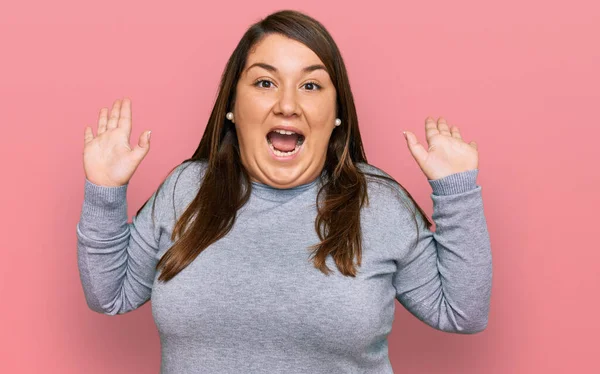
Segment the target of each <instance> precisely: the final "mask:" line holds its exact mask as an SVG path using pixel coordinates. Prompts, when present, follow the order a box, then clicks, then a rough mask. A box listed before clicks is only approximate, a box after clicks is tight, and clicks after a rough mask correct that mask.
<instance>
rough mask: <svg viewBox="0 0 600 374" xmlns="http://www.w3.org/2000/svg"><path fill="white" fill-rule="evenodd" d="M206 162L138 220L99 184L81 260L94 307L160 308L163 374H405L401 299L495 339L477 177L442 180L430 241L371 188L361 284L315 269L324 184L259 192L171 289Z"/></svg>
mask: <svg viewBox="0 0 600 374" xmlns="http://www.w3.org/2000/svg"><path fill="white" fill-rule="evenodd" d="M205 165H206V164H205V163H204V162H191V163H185V164H181V165H179V166H178V167H177V168H176V169H175V170H174V171H173V172H172V173H171V174H169V176H168V177H167V179H166V182H165V184H164V186H163V188H162V189H161V190H160V193H158V194H157V193H156V192H155V193H154V194H153V195H152V197H151V198H150V201H149V203H148V204H146V206H145V207H144V209H143V210H142V211H141V212H140V214H139V215H137V216H134V217H133V218H132V222H130V223H128V215H127V201H126V192H127V186H128V185H124V186H120V187H104V186H98V185H95V184H93V183H91V182H90V181H89V180H87V179H86V180H85V187H84V190H85V198H84V201H83V206H82V211H81V217H80V221H79V222H78V224H77V239H78V241H77V243H78V252H77V253H78V265H79V271H80V276H81V283H82V285H83V291H84V294H85V298H86V301H87V304H88V306H89V308H91V309H92V310H94V311H96V312H98V313H103V314H107V315H116V314H123V313H127V312H129V311H132V310H134V309H136V308H139V307H140V306H141V305H143V304H144V303H146V302H147V301H148V300H152V303H151V308H152V315H153V317H154V321H155V323H156V326H157V328H158V332H159V336H160V343H161V356H162V360H161V370H160V371H161V373H163V374H175V373H310V374H316V373H327V374H332V373H392V372H393V371H392V367H391V364H390V360H389V358H388V344H387V336H388V335H389V334H390V332H391V326H392V321H393V319H394V308H395V306H396V304H395V300H398V302H399V303H400V304H401V305H402V306H404V307H405V308H406V309H407V310H408V311H409V312H410V313H412V314H413V315H414V316H415V317H417V318H418V319H419V320H421V321H423V322H424V323H426V324H427V325H429V326H431V327H432V328H435V329H438V330H441V331H446V332H450V333H461V334H473V333H477V332H480V331H482V330H483V329H485V328H486V325H487V320H488V312H489V305H490V296H491V286H492V254H491V247H490V240H489V234H488V230H487V225H486V220H485V216H484V210H483V201H482V196H481V186H478V185H477V184H476V177H477V173H478V170H477V169H475V170H469V171H465V172H461V173H456V174H452V175H449V176H447V177H445V178H442V179H438V180H430V181H429V184H430V185H431V187H432V190H433V193H432V194H431V198H432V200H433V215H432V218H433V220H434V222H435V223H436V230H435V232H432V231H430V230H429V229H427V228H426V227H425V226H424V221H423V219H422V218H421V217H420V216H418V215H417V221H418V223H419V231H420V232H419V238H418V242H415V241H416V240H417V231H416V226H415V223H414V220H413V213H412V212H411V211H409V210H408V209H407V208H406V207H405V205H404V204H403V203H402V201H401V198H400V197H399V196H398V195H400V196H401V197H402V200H403V201H404V203H406V204H408V205H409V206H411V208H412V209H414V205H413V204H412V203H411V201H410V200H409V199H408V198H407V196H406V194H405V193H404V192H403V191H402V190H401V189H400V188H399V187H389V186H390V185H389V184H388V185H381V184H378V183H376V182H373V181H371V180H370V179H368V181H369V182H368V194H369V202H370V204H369V205H368V206H366V207H364V208H363V210H362V212H361V227H362V235H363V247H362V249H363V253H362V266H361V267H359V268H358V275H357V277H356V278H352V277H345V276H343V275H341V273H339V271H338V269H337V267H336V265H335V262H334V261H333V259H332V258H331V256H329V257H328V259H327V266H328V267H329V269H331V270H332V271H333V272H332V273H331V274H330V275H329V276H326V275H324V274H323V273H321V272H320V271H319V270H318V269H316V268H315V267H314V266H313V264H312V262H310V261H309V254H310V252H309V251H308V249H307V248H308V247H309V246H310V245H313V244H316V243H318V242H319V239H318V236H317V234H316V232H315V228H314V221H315V217H316V205H315V203H316V193H317V188H318V186H319V183H320V181H321V178H317V179H315V180H314V181H312V182H310V183H307V184H304V185H300V186H297V187H294V188H291V189H276V188H272V187H270V186H268V185H265V184H261V183H258V182H253V183H252V195H251V198H250V200H249V201H248V203H247V204H246V205H245V206H244V207H242V208H241V209H240V210H239V211H238V215H237V219H236V222H235V224H234V226H233V228H232V230H231V231H230V232H229V233H228V234H227V235H226V236H225V237H223V238H222V239H221V240H219V241H217V242H216V243H214V244H212V245H211V246H209V247H208V248H207V249H206V250H204V251H203V252H202V253H201V254H200V255H199V256H198V257H197V258H196V259H195V260H194V261H193V262H192V263H191V264H190V265H189V266H187V267H186V268H185V269H183V270H182V271H181V272H180V273H179V274H178V275H177V276H175V278H173V279H172V280H170V281H169V282H167V283H163V282H158V281H157V277H158V275H159V273H158V272H157V271H156V270H155V266H156V264H157V262H158V260H159V259H160V258H161V256H162V255H163V254H164V253H165V252H166V251H167V249H168V248H169V247H170V246H171V245H172V244H173V243H172V241H171V240H170V237H171V232H172V227H173V225H174V223H175V221H176V218H179V217H180V216H181V214H182V213H183V211H184V209H185V208H186V206H187V204H189V203H190V202H191V200H192V199H193V198H194V196H195V195H196V193H197V192H198V188H199V186H200V182H201V178H202V175H203V171H204V170H205V169H204V168H205ZM358 166H359V167H360V168H361V169H362V170H365V171H370V172H375V173H380V174H383V175H387V174H385V173H384V172H383V171H381V170H380V169H378V168H376V167H374V166H372V165H368V164H359V165H358ZM154 200H155V201H156V207H155V212H154V213H155V217H154V218H155V224H153V222H152V217H151V210H152V202H153V201H154ZM415 243H416V247H415V246H414V245H415Z"/></svg>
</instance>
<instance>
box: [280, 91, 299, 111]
mask: <svg viewBox="0 0 600 374" xmlns="http://www.w3.org/2000/svg"><path fill="white" fill-rule="evenodd" d="M275 110H276V111H277V112H278V113H281V114H283V115H284V116H286V117H289V116H292V115H294V114H296V115H298V114H299V113H298V111H299V107H298V102H297V97H296V90H295V89H294V87H293V86H288V87H287V88H284V89H282V90H280V91H279V100H278V101H277V105H276V108H275Z"/></svg>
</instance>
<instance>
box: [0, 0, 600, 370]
mask: <svg viewBox="0 0 600 374" xmlns="http://www.w3.org/2000/svg"><path fill="white" fill-rule="evenodd" d="M560 3H562V4H560ZM244 4H246V5H244ZM248 4H251V5H248ZM283 8H293V9H297V10H300V11H304V12H306V13H308V14H309V15H312V16H314V17H315V18H317V19H318V20H320V21H321V22H322V23H323V24H324V25H325V26H326V27H327V28H328V29H329V31H330V32H331V34H332V35H333V37H334V39H335V40H336V42H337V43H338V45H339V47H340V49H341V51H342V53H343V57H344V59H345V62H346V65H347V68H348V70H349V74H350V80H351V84H352V89H353V92H354V95H355V99H356V102H357V108H358V115H359V119H360V126H361V131H362V135H363V140H364V142H365V146H366V151H367V155H368V157H369V161H370V162H371V163H372V164H374V165H376V166H379V167H381V168H383V169H384V170H386V171H388V172H389V173H391V174H392V175H393V176H394V177H396V178H397V179H398V180H399V181H400V182H401V183H402V184H403V185H404V186H405V187H407V188H408V189H409V191H411V193H412V194H413V196H414V197H415V199H416V200H417V201H418V202H419V204H420V205H421V206H422V207H423V208H424V209H425V210H426V211H427V213H428V214H429V215H430V216H431V213H432V202H431V199H430V196H429V195H430V193H431V189H430V187H429V185H428V183H427V181H426V178H425V177H424V175H423V174H422V172H421V171H420V169H419V168H418V165H417V164H416V162H415V161H414V159H412V156H411V155H410V153H409V151H408V149H407V147H406V143H405V141H404V138H403V137H402V130H404V129H409V130H411V131H413V132H415V133H416V134H417V136H418V137H419V139H420V141H422V142H424V141H425V132H424V119H425V117H426V116H427V115H432V116H434V117H435V118H437V117H439V116H443V117H445V118H446V119H447V120H448V122H449V123H450V124H455V125H458V126H459V127H460V128H461V131H462V134H463V136H464V137H465V140H467V141H471V140H475V141H477V143H478V144H479V150H480V173H479V179H478V183H479V184H480V185H481V186H482V187H483V195H484V203H485V211H486V218H487V220H488V224H489V231H490V236H491V239H492V251H493V260H494V279H493V282H494V284H493V291H492V308H491V313H490V319H489V326H488V328H487V329H486V330H485V331H484V332H482V333H480V334H476V335H470V336H461V335H456V334H448V333H443V332H440V331H437V330H434V329H432V328H430V327H428V326H426V325H425V324H423V323H422V322H420V321H419V320H417V319H416V318H415V317H413V316H412V315H410V314H409V313H408V312H407V311H406V310H405V309H403V308H402V307H401V305H400V304H397V308H396V309H397V315H396V320H395V322H394V327H393V332H392V334H391V335H390V337H389V342H390V344H389V354H390V359H391V361H392V365H393V367H394V369H395V372H398V373H502V374H504V373H537V372H539V373H542V372H543V373H598V372H600V357H599V356H600V344H599V343H598V337H599V334H600V323H599V322H598V321H599V319H598V316H597V314H598V310H599V307H600V302H599V301H598V300H599V296H600V287H599V286H600V276H599V274H600V271H599V270H598V264H599V263H600V254H599V253H600V245H599V244H598V208H600V204H599V203H600V197H599V196H600V194H599V187H598V186H600V166H599V163H600V151H599V149H600V145H599V144H598V138H599V137H600V130H599V127H600V122H599V117H598V116H599V111H598V110H599V106H598V103H599V96H600V94H599V90H600V88H599V86H600V79H599V77H600V73H598V68H599V63H600V48H598V40H599V39H600V38H599V37H600V16H599V14H600V12H599V10H600V9H598V6H597V4H595V2H592V1H569V2H548V1H527V2H523V1H515V0H509V1H503V2H501V3H500V2H497V3H494V4H490V3H487V2H482V1H452V2H448V1H426V2H425V1H412V2H398V1H389V2H381V1H369V2H368V6H365V5H362V4H359V3H354V4H353V5H350V4H349V3H348V2H329V3H327V2H324V1H322V0H319V1H301V2H300V1H281V0H278V1H260V2H256V1H254V2H250V3H249V2H241V1H240V2H239V4H231V3H227V2H216V5H213V6H208V5H205V4H201V2H196V1H175V2H170V4H169V5H167V4H166V3H165V2H162V3H161V4H160V5H158V4H149V2H145V1H127V2H125V1H102V2H100V3H97V4H91V3H90V2H81V1H53V2H43V1H37V2H31V1H24V2H18V3H17V2H10V3H6V4H3V5H2V9H1V10H0V45H1V48H2V49H1V58H0V61H1V62H0V64H1V69H0V106H1V114H2V122H1V129H2V131H1V133H0V152H1V154H0V155H1V157H0V159H1V160H2V169H1V170H2V180H3V183H2V193H1V194H0V199H1V200H0V204H1V207H2V227H3V233H4V235H3V242H2V261H0V300H1V301H0V302H1V305H2V307H1V308H0V323H1V324H2V330H1V333H0V337H1V342H0V344H1V347H0V355H1V358H0V372H2V373H39V372H44V373H83V372H86V373H108V372H110V373H134V372H136V373H158V371H159V366H160V343H159V338H158V333H157V330H156V327H155V325H154V322H153V320H152V316H151V309H150V303H147V304H145V305H144V306H142V307H141V308H140V309H138V310H136V311H133V312H131V313H129V314H126V315H121V316H117V317H109V316H105V315H101V314H97V313H94V312H92V311H91V310H89V309H88V307H87V305H86V303H85V299H84V295H83V291H82V288H81V284H80V280H79V274H78V270H77V260H76V236H75V225H76V223H77V221H78V219H79V213H80V209H81V204H82V201H83V185H84V174H83V166H82V150H83V135H84V127H85V126H86V125H93V126H94V133H96V121H97V116H98V112H99V110H100V108H101V107H104V106H111V105H112V103H113V101H114V100H115V99H117V98H121V97H123V96H128V97H130V98H131V99H132V102H133V113H134V117H133V118H134V122H133V123H134V128H133V133H132V138H131V140H132V143H133V142H137V139H138V136H139V134H140V133H141V132H142V131H145V130H147V129H151V130H152V131H153V132H152V149H151V151H150V153H149V154H148V156H147V157H146V159H145V160H144V161H143V163H142V164H141V166H140V168H139V169H138V171H137V172H136V174H135V176H134V178H133V179H132V181H131V186H130V188H129V193H128V207H129V214H130V218H131V216H132V215H133V214H134V212H135V211H137V209H138V208H139V206H140V204H141V203H142V202H143V201H145V199H146V198H148V197H149V196H150V194H151V193H152V192H153V191H154V190H155V189H156V188H157V187H158V184H159V183H160V182H161V181H162V179H163V178H164V177H165V176H166V173H167V172H168V171H169V170H170V169H171V168H172V167H173V166H175V165H176V164H178V163H180V162H181V160H183V159H185V158H188V157H190V156H191V154H192V153H193V151H194V150H195V149H196V147H197V145H198V143H199V141H200V138H201V136H202V133H203V130H204V127H205V125H206V121H207V119H208V115H209V113H210V110H211V108H212V105H213V103H214V99H215V97H216V89H217V83H218V80H219V77H220V74H221V72H222V69H223V67H224V65H225V62H226V60H227V58H228V57H229V55H230V53H231V52H232V51H233V49H234V47H235V45H236V43H237V42H238V40H239V38H240V37H241V36H242V34H243V32H244V31H245V29H246V28H247V27H248V26H249V25H250V24H251V23H253V22H255V21H257V20H258V19H260V18H261V17H264V16H266V15H267V14H269V13H270V12H273V11H275V10H279V9H283ZM4 230H6V231H4Z"/></svg>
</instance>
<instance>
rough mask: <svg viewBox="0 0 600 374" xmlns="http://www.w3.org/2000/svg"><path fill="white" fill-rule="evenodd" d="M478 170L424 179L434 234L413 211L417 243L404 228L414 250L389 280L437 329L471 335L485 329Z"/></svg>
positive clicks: (486, 250)
mask: <svg viewBox="0 0 600 374" xmlns="http://www.w3.org/2000/svg"><path fill="white" fill-rule="evenodd" d="M478 172H479V170H478V169H474V170H468V171H465V172H461V173H455V174H452V175H449V176H446V177H445V178H442V179H437V180H430V181H429V183H430V185H431V187H432V189H433V193H432V194H431V198H432V200H433V215H432V218H433V221H434V222H435V224H436V229H435V232H432V231H431V230H429V229H427V227H426V226H425V221H424V220H423V218H422V217H421V216H420V215H419V214H417V217H416V218H417V222H418V227H419V237H418V241H417V232H416V230H412V231H409V232H407V233H406V235H408V236H409V238H408V242H409V243H411V245H413V246H414V248H410V249H409V250H408V251H407V252H406V253H405V254H404V255H403V256H402V257H401V258H399V259H398V261H397V263H398V270H397V272H396V274H395V275H394V280H393V282H394V286H395V288H396V292H397V294H396V295H397V299H398V301H399V302H400V303H401V304H402V305H403V306H404V307H405V308H406V309H407V310H408V311H409V312H411V313H412V314H413V315H414V316H415V317H417V318H418V319H420V320H421V321H423V322H425V323H426V324H427V325H429V326H431V327H434V328H435V329H438V330H441V331H446V332H453V333H462V334H473V333H477V332H480V331H482V330H484V329H485V328H486V327H487V322H488V314H489V307H490V296H491V287H492V253H491V245H490V238H489V234H488V230H487V223H486V220H485V216H484V210H483V201H482V195H481V186H478V185H477V184H476V178H477V174H478ZM412 208H413V209H414V205H413V206H412ZM411 218H412V217H411ZM414 227H415V226H414V223H413V228H414ZM415 243H416V246H415Z"/></svg>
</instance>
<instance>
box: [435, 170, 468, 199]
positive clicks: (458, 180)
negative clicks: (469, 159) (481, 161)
mask: <svg viewBox="0 0 600 374" xmlns="http://www.w3.org/2000/svg"><path fill="white" fill-rule="evenodd" d="M478 173H479V169H472V170H467V171H463V172H460V173H454V174H450V175H448V176H445V177H444V178H440V179H435V180H431V179H430V180H429V184H430V185H431V188H432V189H433V194H434V195H454V194H459V193H463V192H467V191H470V190H472V189H473V188H476V187H477V174H478Z"/></svg>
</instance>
